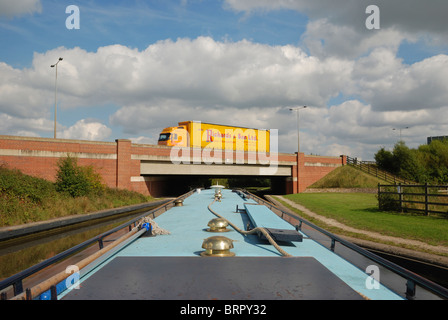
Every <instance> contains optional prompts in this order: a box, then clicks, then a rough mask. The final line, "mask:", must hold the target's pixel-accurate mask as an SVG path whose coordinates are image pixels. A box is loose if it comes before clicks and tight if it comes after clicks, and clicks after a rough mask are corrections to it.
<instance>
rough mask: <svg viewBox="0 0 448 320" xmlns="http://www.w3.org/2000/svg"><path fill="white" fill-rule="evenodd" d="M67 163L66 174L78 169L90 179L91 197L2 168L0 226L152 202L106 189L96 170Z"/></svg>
mask: <svg viewBox="0 0 448 320" xmlns="http://www.w3.org/2000/svg"><path fill="white" fill-rule="evenodd" d="M64 160H65V159H64ZM66 162H67V163H65V166H64V168H65V169H66V170H65V171H64V172H65V173H72V174H73V173H74V172H75V171H76V170H74V169H76V168H77V170H80V171H82V172H83V174H84V178H85V180H90V182H89V181H87V183H86V184H90V190H91V193H90V194H88V195H87V196H84V197H76V198H74V197H73V196H71V195H70V194H69V193H68V192H58V191H57V190H56V184H55V183H52V182H50V181H47V180H44V179H41V178H35V177H32V176H29V175H26V174H23V173H22V172H20V171H19V170H14V169H8V168H6V167H2V166H0V227H4V226H13V225H18V224H24V223H29V222H37V221H44V220H48V219H53V218H59V217H65V216H69V215H75V214H84V213H89V212H94V211H98V210H104V209H110V208H116V207H121V206H128V205H132V204H138V203H143V202H148V201H151V197H146V196H144V195H142V194H140V193H137V192H134V191H129V190H121V189H115V188H107V187H104V186H103V185H102V184H101V183H100V180H99V175H98V174H97V173H95V172H94V171H93V168H91V167H83V168H81V169H79V167H77V166H75V163H76V160H73V159H72V160H70V161H69V160H66ZM60 163H61V164H62V163H63V161H62V160H61V162H60ZM69 169H70V170H69ZM72 178H73V177H72ZM74 180H76V179H74ZM81 185H82V184H81Z"/></svg>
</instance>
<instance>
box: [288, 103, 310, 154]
mask: <svg viewBox="0 0 448 320" xmlns="http://www.w3.org/2000/svg"><path fill="white" fill-rule="evenodd" d="M306 107H307V106H303V107H295V108H289V110H290V111H296V116H297V154H299V153H300V130H299V110H301V109H305V108H306Z"/></svg>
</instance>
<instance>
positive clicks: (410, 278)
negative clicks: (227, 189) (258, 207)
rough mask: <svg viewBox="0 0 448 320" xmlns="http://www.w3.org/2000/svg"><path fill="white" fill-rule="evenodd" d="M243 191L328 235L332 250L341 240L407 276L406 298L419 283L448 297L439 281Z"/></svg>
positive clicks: (447, 291) (377, 261) (435, 292)
mask: <svg viewBox="0 0 448 320" xmlns="http://www.w3.org/2000/svg"><path fill="white" fill-rule="evenodd" d="M240 190H241V189H240ZM241 192H243V193H244V194H246V198H247V197H248V196H249V197H252V198H253V199H254V200H255V201H257V202H261V203H263V204H264V205H266V206H268V207H269V208H270V209H272V208H275V209H276V210H278V211H280V212H281V213H282V214H286V215H288V216H290V217H292V218H294V219H296V220H298V221H300V225H298V226H296V228H298V230H300V229H301V225H302V223H305V224H306V225H308V226H309V227H311V228H313V229H315V230H317V231H319V232H320V233H322V234H324V235H326V236H327V237H329V238H330V239H331V251H334V248H335V245H336V242H339V243H340V244H342V245H344V246H345V247H347V248H349V249H351V250H353V251H355V252H357V253H358V254H361V255H363V256H364V257H366V258H368V259H370V260H372V261H374V262H376V263H378V264H380V265H381V266H383V267H385V268H387V269H389V270H391V271H392V272H394V273H396V274H398V275H400V276H401V277H403V278H405V279H406V280H407V283H406V298H407V299H413V298H414V297H415V292H416V285H419V286H421V287H423V288H425V289H427V290H428V291H430V292H432V293H433V294H436V295H438V296H439V297H442V298H444V299H448V289H447V288H445V287H443V286H441V285H439V284H437V283H434V282H432V281H430V280H428V279H425V278H423V277H421V276H419V275H418V274H415V273H413V272H411V271H409V270H407V269H405V268H403V267H401V266H399V265H397V264H395V263H393V262H390V261H388V260H386V259H384V258H382V257H380V256H378V255H376V254H374V253H372V252H370V251H368V250H365V249H363V248H361V247H359V246H357V245H355V244H353V243H351V242H349V241H346V240H344V239H342V238H340V237H338V236H336V235H334V234H332V233H331V232H328V231H327V230H325V229H322V228H320V227H318V226H316V225H315V224H313V223H311V222H309V221H307V220H305V219H303V218H301V217H299V216H298V215H295V214H292V213H290V212H287V211H284V210H282V209H280V208H279V207H277V206H275V205H274V204H272V203H271V202H269V201H266V200H264V199H262V198H260V197H257V196H256V195H254V194H252V193H250V192H249V191H246V190H241Z"/></svg>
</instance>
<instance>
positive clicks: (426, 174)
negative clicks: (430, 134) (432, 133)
mask: <svg viewBox="0 0 448 320" xmlns="http://www.w3.org/2000/svg"><path fill="white" fill-rule="evenodd" d="M375 161H376V164H377V165H378V167H379V168H380V169H383V170H386V171H389V172H391V173H393V174H396V175H398V176H400V177H402V178H405V179H408V180H412V181H415V182H418V183H424V182H428V183H432V184H445V183H448V140H443V141H440V140H433V141H432V142H431V144H429V145H421V146H420V147H419V148H417V149H410V148H409V147H407V146H406V144H405V143H404V142H403V141H399V142H398V143H397V144H395V146H394V149H393V151H392V152H391V151H387V150H385V149H384V148H381V149H380V150H379V151H378V152H377V153H376V154H375Z"/></svg>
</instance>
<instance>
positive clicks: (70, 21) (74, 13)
mask: <svg viewBox="0 0 448 320" xmlns="http://www.w3.org/2000/svg"><path fill="white" fill-rule="evenodd" d="M65 13H67V14H70V15H69V16H68V17H67V19H66V20H65V27H66V28H67V29H68V30H73V29H75V30H79V29H81V14H80V11H79V7H78V6H75V5H69V6H67V8H65Z"/></svg>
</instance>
